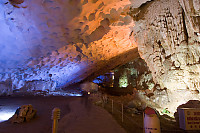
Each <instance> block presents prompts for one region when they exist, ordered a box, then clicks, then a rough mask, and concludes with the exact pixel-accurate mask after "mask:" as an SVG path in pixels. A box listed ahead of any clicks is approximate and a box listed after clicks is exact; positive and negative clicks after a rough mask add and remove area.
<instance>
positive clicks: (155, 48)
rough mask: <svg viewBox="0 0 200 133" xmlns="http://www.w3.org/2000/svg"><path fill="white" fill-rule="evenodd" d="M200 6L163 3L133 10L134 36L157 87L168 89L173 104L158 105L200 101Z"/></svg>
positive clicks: (193, 2) (184, 0) (170, 0)
mask: <svg viewBox="0 0 200 133" xmlns="http://www.w3.org/2000/svg"><path fill="white" fill-rule="evenodd" d="M199 3H200V1H198V0H191V1H187V0H179V1H178V0H177V1H174V0H162V1H152V2H147V3H146V4H143V5H141V6H140V7H139V8H132V9H131V14H132V16H133V19H134V20H135V21H134V23H135V25H136V26H135V27H134V28H133V34H132V37H133V39H134V40H136V42H137V44H138V51H139V54H140V56H141V57H142V58H143V59H144V60H145V61H146V63H147V65H148V66H149V69H150V70H151V72H152V76H153V80H154V82H155V84H159V85H160V87H161V89H167V90H168V94H169V101H170V102H173V103H171V105H167V104H170V103H168V102H167V101H168V100H166V99H165V100H163V101H162V100H161V99H158V100H160V101H158V100H155V101H154V102H156V103H160V105H166V106H169V107H168V108H170V109H172V108H173V109H174V107H175V106H177V105H178V104H181V103H184V102H187V101H188V100H189V99H199V91H200V81H199V72H200V69H199V67H200V60H199V55H200V49H199V48H200V47H199V44H200V35H199V33H200V28H199V24H200V19H199V18H200V14H199V11H200V10H199V5H200V4H199ZM183 97H184V98H183ZM166 102H167V103H166ZM172 106H173V107H172Z"/></svg>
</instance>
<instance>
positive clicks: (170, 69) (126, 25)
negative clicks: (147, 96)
mask: <svg viewBox="0 0 200 133" xmlns="http://www.w3.org/2000/svg"><path fill="white" fill-rule="evenodd" d="M199 3H200V1H199V0H191V1H187V0H154V1H151V0H123V1H121V0H12V1H11V0H10V1H9V0H1V1H0V9H1V10H0V29H1V32H0V38H1V39H0V72H1V74H0V85H1V86H2V88H4V89H1V90H4V91H2V93H3V92H6V90H7V91H8V89H10V90H9V91H10V92H11V93H12V91H13V90H15V89H21V88H25V90H26V89H29V88H34V87H29V88H28V87H27V84H31V86H35V84H37V85H38V86H40V85H41V86H42V85H44V84H46V82H47V83H51V84H53V85H51V86H50V89H49V90H54V89H55V88H56V87H57V88H59V87H63V86H67V85H69V84H71V83H74V82H79V81H81V80H83V79H85V78H87V77H95V76H98V75H100V74H103V72H106V71H107V70H111V69H113V68H115V67H116V66H118V65H122V64H123V63H127V62H128V61H130V60H132V59H134V58H135V57H137V47H138V52H139V54H140V56H141V57H142V58H143V59H144V60H145V61H146V63H147V66H148V67H149V69H150V71H151V72H152V77H153V80H154V82H155V84H159V85H160V88H161V89H166V88H167V90H168V93H169V100H171V101H172V100H173V99H175V101H176V102H177V103H179V99H180V97H182V95H183V93H184V94H185V95H187V97H188V98H186V99H184V101H186V100H188V99H190V98H192V99H198V98H199V96H198V95H199V86H200V81H199V78H198V77H199V72H200V70H199V64H200V61H199V54H200V53H199V50H200V49H199V43H200V29H199V23H200V20H199V18H200V17H199V16H200V6H199V5H200V4H199ZM40 81H42V82H40ZM44 86H46V85H44ZM36 88H37V87H36ZM47 88H48V87H47ZM176 92H177V93H178V94H180V95H177V98H174V95H173V94H175V93H176ZM179 92H181V93H179ZM182 92H183V93H182ZM170 94H171V95H170ZM165 101H166V100H165ZM166 105H167V104H166Z"/></svg>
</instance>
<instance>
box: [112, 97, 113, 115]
mask: <svg viewBox="0 0 200 133" xmlns="http://www.w3.org/2000/svg"><path fill="white" fill-rule="evenodd" d="M112 113H113V99H112Z"/></svg>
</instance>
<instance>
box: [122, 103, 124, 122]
mask: <svg viewBox="0 0 200 133" xmlns="http://www.w3.org/2000/svg"><path fill="white" fill-rule="evenodd" d="M122 122H124V108H123V104H122Z"/></svg>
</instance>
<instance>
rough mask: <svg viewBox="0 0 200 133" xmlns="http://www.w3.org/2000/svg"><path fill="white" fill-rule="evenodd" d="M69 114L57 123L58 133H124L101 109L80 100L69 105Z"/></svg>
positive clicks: (84, 100)
mask: <svg viewBox="0 0 200 133" xmlns="http://www.w3.org/2000/svg"><path fill="white" fill-rule="evenodd" d="M69 108H70V112H69V113H68V114H67V115H65V116H64V117H63V118H62V119H61V120H60V121H59V128H58V133H125V132H126V131H125V130H124V129H123V128H121V127H120V125H119V124H118V123H117V122H116V121H115V120H114V119H113V117H112V116H111V115H110V114H109V113H108V112H107V111H105V110H104V109H102V108H101V107H97V106H95V105H92V104H91V103H89V102H88V101H87V99H84V98H82V99H81V98H80V99H76V100H74V101H72V102H71V103H70V104H69Z"/></svg>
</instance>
